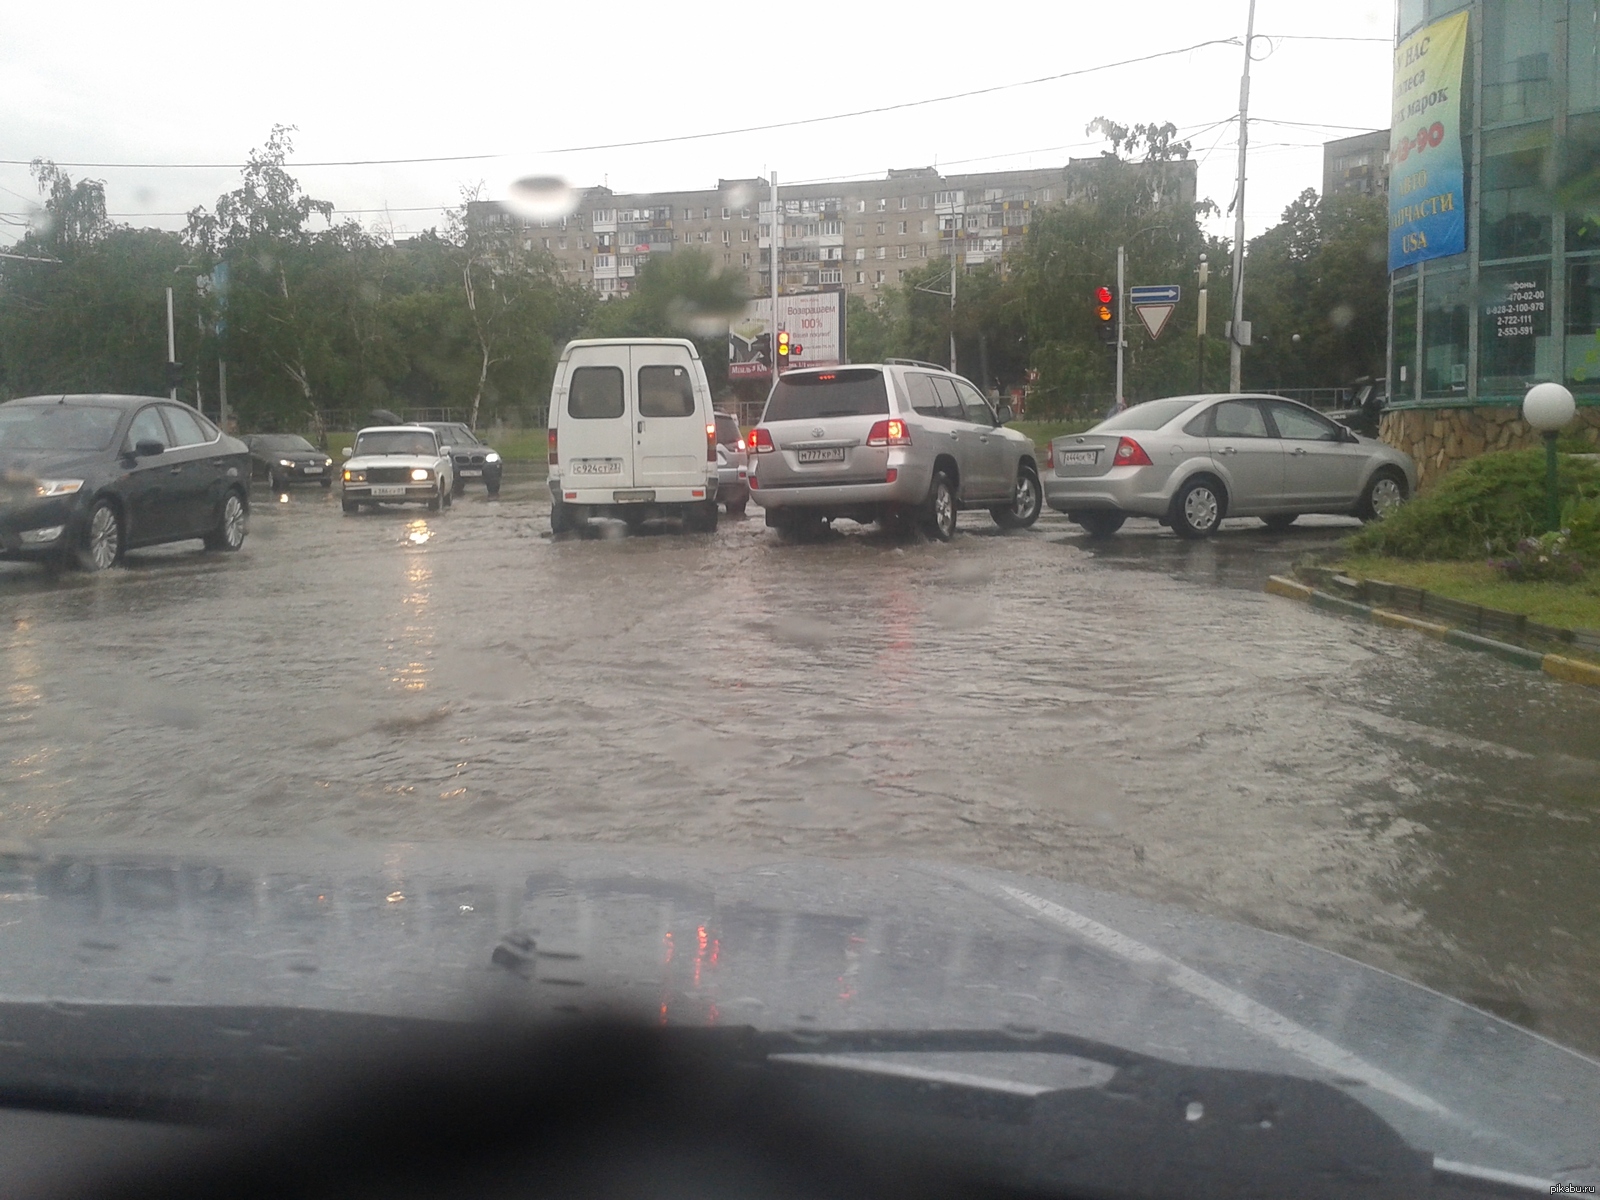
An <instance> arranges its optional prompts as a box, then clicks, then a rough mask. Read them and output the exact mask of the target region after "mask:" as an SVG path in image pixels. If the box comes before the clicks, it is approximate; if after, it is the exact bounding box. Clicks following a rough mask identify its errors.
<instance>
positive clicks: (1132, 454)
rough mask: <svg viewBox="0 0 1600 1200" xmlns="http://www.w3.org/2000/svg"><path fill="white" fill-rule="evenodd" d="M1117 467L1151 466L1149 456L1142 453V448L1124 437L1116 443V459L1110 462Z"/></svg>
mask: <svg viewBox="0 0 1600 1200" xmlns="http://www.w3.org/2000/svg"><path fill="white" fill-rule="evenodd" d="M1112 461H1113V462H1114V463H1115V465H1117V466H1119V467H1148V466H1150V465H1151V463H1150V456H1149V455H1148V454H1146V453H1145V452H1144V447H1143V446H1141V445H1139V443H1138V442H1136V441H1134V440H1133V439H1132V438H1130V437H1125V438H1122V439H1120V440H1119V441H1118V442H1117V453H1116V457H1115V458H1114V459H1113V460H1112Z"/></svg>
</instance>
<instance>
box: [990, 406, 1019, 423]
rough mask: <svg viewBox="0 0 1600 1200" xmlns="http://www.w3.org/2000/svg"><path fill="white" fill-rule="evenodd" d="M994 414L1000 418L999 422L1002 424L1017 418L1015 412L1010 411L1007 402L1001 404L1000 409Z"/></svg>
mask: <svg viewBox="0 0 1600 1200" xmlns="http://www.w3.org/2000/svg"><path fill="white" fill-rule="evenodd" d="M995 415H996V416H997V417H999V418H1000V424H1002V425H1009V424H1010V423H1011V422H1012V421H1015V420H1016V419H1017V414H1016V413H1014V412H1012V411H1011V405H1009V404H1002V405H1001V406H1000V411H999V412H998V413H996V414H995Z"/></svg>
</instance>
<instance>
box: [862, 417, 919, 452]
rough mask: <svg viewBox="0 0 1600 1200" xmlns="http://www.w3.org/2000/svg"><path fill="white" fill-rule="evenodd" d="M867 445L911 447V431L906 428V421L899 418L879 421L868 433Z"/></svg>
mask: <svg viewBox="0 0 1600 1200" xmlns="http://www.w3.org/2000/svg"><path fill="white" fill-rule="evenodd" d="M867 445H869V446H909V445H911V430H910V429H908V428H907V427H906V423H905V422H904V421H901V420H899V419H898V418H894V419H890V420H888V421H879V422H878V423H877V424H875V425H874V426H873V427H872V428H871V429H870V430H868V431H867Z"/></svg>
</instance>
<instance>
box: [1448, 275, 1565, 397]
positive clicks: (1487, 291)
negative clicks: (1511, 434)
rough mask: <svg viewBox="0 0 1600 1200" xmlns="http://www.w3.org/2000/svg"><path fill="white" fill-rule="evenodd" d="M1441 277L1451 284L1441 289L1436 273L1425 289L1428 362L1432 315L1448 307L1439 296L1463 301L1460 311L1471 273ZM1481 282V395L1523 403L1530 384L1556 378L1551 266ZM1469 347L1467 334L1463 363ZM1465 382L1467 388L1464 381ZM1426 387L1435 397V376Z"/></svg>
mask: <svg viewBox="0 0 1600 1200" xmlns="http://www.w3.org/2000/svg"><path fill="white" fill-rule="evenodd" d="M1440 275H1442V276H1444V278H1445V279H1448V281H1449V282H1448V283H1444V284H1443V287H1442V289H1441V282H1442V281H1441V278H1440V276H1436V275H1435V274H1434V272H1432V271H1429V272H1428V275H1427V279H1426V282H1425V288H1424V296H1425V297H1426V299H1425V303H1426V305H1427V312H1426V313H1425V314H1424V315H1423V322H1422V330H1423V336H1424V337H1425V338H1426V339H1427V341H1428V346H1427V348H1426V351H1425V352H1426V353H1427V354H1428V355H1429V356H1430V359H1431V357H1432V356H1433V355H1434V353H1435V350H1434V343H1435V341H1436V338H1435V336H1434V332H1433V329H1432V325H1431V323H1432V321H1433V320H1434V309H1435V306H1436V303H1448V302H1449V300H1447V299H1442V300H1440V301H1438V302H1436V301H1435V300H1434V293H1435V291H1439V290H1443V291H1444V292H1445V296H1446V297H1453V296H1457V295H1459V297H1460V299H1459V300H1458V301H1457V303H1458V304H1459V305H1460V307H1461V309H1462V310H1465V308H1466V306H1467V304H1468V300H1467V299H1466V297H1467V282H1466V281H1467V273H1466V272H1465V271H1452V272H1450V273H1449V274H1448V275H1444V273H1443V272H1441V273H1440ZM1457 277H1459V278H1457ZM1478 280H1479V281H1478V296H1479V310H1478V395H1479V396H1508V397H1515V398H1516V399H1517V400H1519V401H1520V400H1521V399H1522V396H1523V394H1524V393H1526V392H1527V390H1528V385H1529V384H1530V383H1534V382H1537V381H1538V380H1541V379H1554V378H1555V377H1556V376H1555V369H1556V340H1555V339H1554V338H1553V337H1551V336H1550V267H1549V264H1548V263H1522V264H1520V265H1518V266H1514V267H1496V268H1495V269H1494V270H1485V271H1482V272H1480V274H1479V277H1478ZM1453 331H1454V327H1453V326H1452V332H1453ZM1465 341H1466V338H1465V331H1464V330H1463V331H1462V342H1463V345H1462V347H1461V358H1462V361H1463V362H1465V360H1466V346H1465ZM1462 382H1463V384H1464V383H1465V380H1463V381H1462ZM1423 383H1424V387H1425V388H1426V389H1427V394H1430V395H1431V394H1435V393H1434V391H1433V379H1432V372H1431V371H1430V372H1428V373H1427V374H1425V375H1424V379H1423ZM1457 390H1458V391H1464V390H1465V389H1464V387H1463V388H1461V389H1457Z"/></svg>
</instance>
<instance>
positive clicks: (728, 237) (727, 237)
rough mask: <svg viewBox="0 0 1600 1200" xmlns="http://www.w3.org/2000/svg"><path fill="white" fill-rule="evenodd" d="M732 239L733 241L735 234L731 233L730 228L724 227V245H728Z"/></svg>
mask: <svg viewBox="0 0 1600 1200" xmlns="http://www.w3.org/2000/svg"><path fill="white" fill-rule="evenodd" d="M731 241H733V234H732V233H730V232H729V231H728V230H726V229H724V230H723V231H722V244H723V245H724V246H726V245H727V244H728V243H729V242H731Z"/></svg>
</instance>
